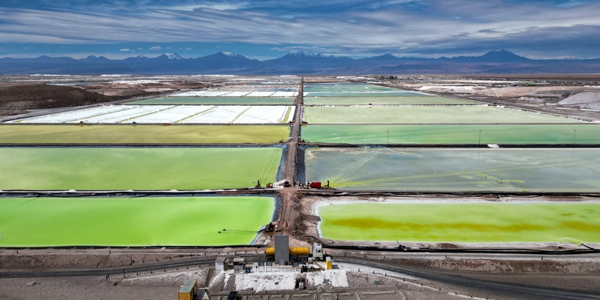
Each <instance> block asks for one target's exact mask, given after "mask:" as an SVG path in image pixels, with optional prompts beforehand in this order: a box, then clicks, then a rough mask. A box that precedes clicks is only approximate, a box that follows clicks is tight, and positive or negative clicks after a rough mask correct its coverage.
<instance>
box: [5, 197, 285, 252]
mask: <svg viewBox="0 0 600 300" xmlns="http://www.w3.org/2000/svg"><path fill="white" fill-rule="evenodd" d="M274 208H275V201H274V199H273V198H270V197H148V198H0V211H1V212H2V218H0V247H56V246H216V245H239V244H249V243H251V242H252V240H253V239H254V238H255V237H256V235H257V232H258V230H259V229H260V228H261V226H263V225H265V224H267V223H269V222H270V221H271V218H272V216H273V211H274ZM223 229H226V231H223ZM219 231H221V233H219Z"/></svg>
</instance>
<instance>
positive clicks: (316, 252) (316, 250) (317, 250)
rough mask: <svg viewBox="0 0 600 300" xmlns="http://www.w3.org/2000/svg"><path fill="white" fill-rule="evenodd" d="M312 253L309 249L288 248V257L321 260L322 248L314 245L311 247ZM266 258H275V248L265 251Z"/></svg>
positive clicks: (319, 245) (316, 244)
mask: <svg viewBox="0 0 600 300" xmlns="http://www.w3.org/2000/svg"><path fill="white" fill-rule="evenodd" d="M312 248H313V251H312V252H311V251H310V248H309V247H290V255H292V256H297V257H312V258H314V259H316V260H323V246H321V244H318V243H315V244H314V245H313V247H312ZM265 254H266V255H267V257H274V256H275V247H269V248H267V250H265Z"/></svg>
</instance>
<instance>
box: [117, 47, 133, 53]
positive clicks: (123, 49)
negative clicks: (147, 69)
mask: <svg viewBox="0 0 600 300" xmlns="http://www.w3.org/2000/svg"><path fill="white" fill-rule="evenodd" d="M119 51H120V52H131V50H129V49H127V48H121V50H119Z"/></svg>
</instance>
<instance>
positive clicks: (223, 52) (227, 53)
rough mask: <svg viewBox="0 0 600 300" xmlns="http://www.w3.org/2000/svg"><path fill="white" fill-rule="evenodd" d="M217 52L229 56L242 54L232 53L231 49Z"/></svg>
mask: <svg viewBox="0 0 600 300" xmlns="http://www.w3.org/2000/svg"><path fill="white" fill-rule="evenodd" d="M218 54H222V55H225V56H229V57H238V56H242V55H239V54H235V53H233V52H231V51H227V50H223V51H221V52H219V53H218Z"/></svg>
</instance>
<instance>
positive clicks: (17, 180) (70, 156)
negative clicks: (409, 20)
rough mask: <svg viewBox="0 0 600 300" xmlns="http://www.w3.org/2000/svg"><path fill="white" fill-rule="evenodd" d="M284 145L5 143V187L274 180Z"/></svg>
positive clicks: (194, 186)
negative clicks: (170, 145)
mask: <svg viewBox="0 0 600 300" xmlns="http://www.w3.org/2000/svg"><path fill="white" fill-rule="evenodd" d="M281 155H282V150H281V148H275V147H269V148H267V147H265V148H197V147H148V148H145V147H144V148H140V147H127V148H123V147H35V148H27V147H5V148H0V157H1V158H2V159H0V174H1V176H0V190H70V189H74V190H171V189H175V190H204V189H231V188H244V187H249V186H253V185H255V183H256V181H257V180H260V181H261V183H263V184H266V183H267V182H275V181H276V176H277V171H278V168H279V164H280V161H281Z"/></svg>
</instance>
